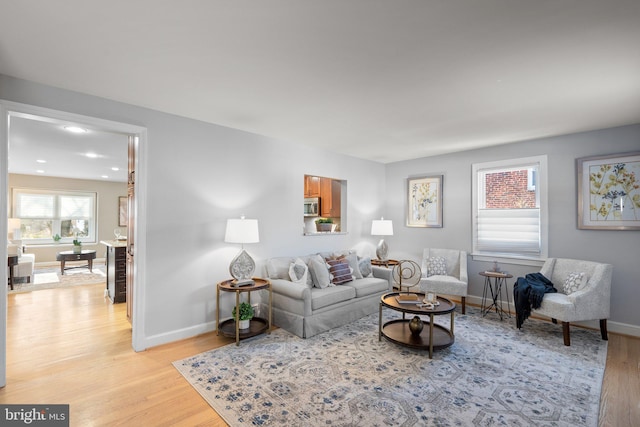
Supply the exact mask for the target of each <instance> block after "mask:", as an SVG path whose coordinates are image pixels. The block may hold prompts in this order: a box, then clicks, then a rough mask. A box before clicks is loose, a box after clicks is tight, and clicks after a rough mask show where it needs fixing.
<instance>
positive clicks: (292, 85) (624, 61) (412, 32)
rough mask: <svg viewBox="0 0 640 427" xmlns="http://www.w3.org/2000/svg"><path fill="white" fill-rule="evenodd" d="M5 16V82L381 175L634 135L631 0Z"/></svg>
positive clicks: (75, 0) (441, 0) (138, 8)
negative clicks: (369, 165)
mask: <svg viewBox="0 0 640 427" xmlns="http://www.w3.org/2000/svg"><path fill="white" fill-rule="evenodd" d="M0 10H1V13H0V73H3V74H6V75H10V76H15V77H19V78H24V79H27V80H31V81H36V82H41V83H45V84H48V85H52V86H56V87H61V88H66V89H71V90H75V91H79V92H83V93H88V94H92V95H97V96H101V97H105V98H109V99H113V100H117V101H122V102H126V103H129V104H134V105H140V106H144V107H148V108H152V109H156V110H161V111H165V112H170V113H173V114H177V115H180V116H185V117H191V118H195V119H199V120H203V121H207V122H211V123H217V124H221V125H225V126H230V127H233V128H238V129H243V130H246V131H250V132H254V133H258V134H262V135H266V136H270V137H274V138H278V139H281V140H285V141H290V142H293V143H300V144H309V145H317V146H322V147H324V148H326V149H329V150H333V151H336V152H341V153H344V154H347V155H352V156H356V157H361V158H366V159H370V160H374V161H379V162H383V163H387V162H393V161H400V160H405V159H410V158H418V157H423V156H431V155H437V154H442V153H448V152H455V151H461V150H467V149H472V148H477V147H483V146H490V145H496V144H503V143H509V142H514V141H520V140H526V139H533V138H538V137H545V136H551V135H560V134H566V133H572V132H578V131H586V130H592V129H599V128H606V127H612V126H619V125H625V124H632V123H640V1H638V0H607V1H603V0H535V1H525V0H422V1H419V0H412V1H408V0H395V1H392V0H384V1H383V0H348V1H343V0H325V1H319V0H264V1H259V2H256V1H248V0H235V1H228V0H225V1H220V0H200V1H197V0H186V1H180V2H177V1H174V2H172V1H157V0H135V1H132V0H110V1H108V2H106V1H87V0H61V1H56V2H44V1H38V0H21V1H11V0H0Z"/></svg>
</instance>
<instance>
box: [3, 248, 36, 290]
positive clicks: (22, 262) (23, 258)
mask: <svg viewBox="0 0 640 427" xmlns="http://www.w3.org/2000/svg"><path fill="white" fill-rule="evenodd" d="M7 253H8V254H9V255H18V265H16V266H14V267H13V276H14V278H15V279H16V280H18V279H20V280H22V279H25V281H26V282H27V283H30V282H31V280H32V278H33V270H34V268H35V264H36V256H35V255H34V254H25V253H23V252H22V240H14V241H12V242H11V243H10V244H9V245H8V246H7Z"/></svg>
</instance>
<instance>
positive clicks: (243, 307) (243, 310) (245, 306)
mask: <svg viewBox="0 0 640 427" xmlns="http://www.w3.org/2000/svg"><path fill="white" fill-rule="evenodd" d="M231 315H232V316H233V318H234V319H235V318H236V307H233V310H232V311H231ZM252 318H253V307H252V306H251V304H249V303H247V302H241V303H240V313H239V320H240V325H239V329H249V325H250V324H251V319H252Z"/></svg>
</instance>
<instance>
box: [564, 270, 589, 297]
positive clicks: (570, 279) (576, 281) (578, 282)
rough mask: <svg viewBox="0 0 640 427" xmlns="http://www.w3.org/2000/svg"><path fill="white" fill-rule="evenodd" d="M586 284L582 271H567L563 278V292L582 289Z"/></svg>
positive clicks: (568, 292)
mask: <svg viewBox="0 0 640 427" xmlns="http://www.w3.org/2000/svg"><path fill="white" fill-rule="evenodd" d="M586 284H587V281H586V280H585V274H584V273H576V272H573V273H569V274H567V277H566V278H565V279H564V293H565V294H567V295H570V294H572V293H574V292H577V291H579V290H580V289H582V288H583V287H584V285H586Z"/></svg>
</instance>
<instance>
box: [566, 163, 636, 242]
mask: <svg viewBox="0 0 640 427" xmlns="http://www.w3.org/2000/svg"><path fill="white" fill-rule="evenodd" d="M576 167H577V170H578V228H581V229H592V230H640V152H636V153H624V154H611V155H608V156H597V157H583V158H581V159H576Z"/></svg>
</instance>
